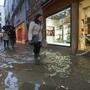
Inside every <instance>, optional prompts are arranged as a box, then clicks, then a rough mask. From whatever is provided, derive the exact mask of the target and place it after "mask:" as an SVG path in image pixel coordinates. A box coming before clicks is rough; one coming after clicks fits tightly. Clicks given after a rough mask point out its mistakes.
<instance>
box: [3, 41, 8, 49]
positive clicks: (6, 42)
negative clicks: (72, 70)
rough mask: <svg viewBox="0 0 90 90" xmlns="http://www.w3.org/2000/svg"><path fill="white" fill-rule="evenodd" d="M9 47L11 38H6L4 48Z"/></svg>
mask: <svg viewBox="0 0 90 90" xmlns="http://www.w3.org/2000/svg"><path fill="white" fill-rule="evenodd" d="M8 47H9V40H4V48H8Z"/></svg>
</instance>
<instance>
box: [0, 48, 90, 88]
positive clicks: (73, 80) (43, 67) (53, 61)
mask: <svg viewBox="0 0 90 90" xmlns="http://www.w3.org/2000/svg"><path fill="white" fill-rule="evenodd" d="M17 48H18V49H16V51H12V50H11V51H10V50H8V51H4V52H3V53H0V90H17V89H18V90H50V89H51V90H89V89H90V85H89V84H90V58H89V57H71V56H70V55H62V54H61V53H59V52H53V51H52V50H50V51H49V50H46V51H44V52H42V53H41V59H40V65H35V64H34V58H33V54H32V52H31V51H30V50H28V49H27V48H23V49H22V47H20V48H19V47H17ZM8 72H13V76H14V78H12V79H15V78H17V80H18V82H17V84H18V85H17V84H16V86H17V87H18V88H15V87H12V88H14V89H10V88H9V89H5V88H6V85H5V79H6V77H7V75H8ZM12 79H11V81H12V83H15V82H16V81H17V80H16V81H15V82H13V81H14V80H12ZM11 81H10V82H11Z"/></svg>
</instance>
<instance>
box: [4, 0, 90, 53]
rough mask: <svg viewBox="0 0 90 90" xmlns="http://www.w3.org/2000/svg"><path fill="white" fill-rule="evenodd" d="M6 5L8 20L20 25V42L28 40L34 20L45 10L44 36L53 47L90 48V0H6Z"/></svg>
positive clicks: (18, 37) (74, 50)
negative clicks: (89, 38)
mask: <svg viewBox="0 0 90 90" xmlns="http://www.w3.org/2000/svg"><path fill="white" fill-rule="evenodd" d="M9 1H10V3H9V4H7V3H8V2H9ZM5 7H6V11H5V12H6V17H5V18H6V23H7V22H8V23H10V24H13V25H14V26H15V27H16V35H17V42H18V43H25V42H26V41H27V33H28V27H29V23H30V21H31V20H33V18H34V17H35V15H36V14H37V13H42V14H43V15H44V24H45V25H44V29H45V30H44V31H45V32H44V33H43V36H45V38H46V41H47V43H48V46H49V47H50V48H55V49H58V50H59V49H60V50H61V51H63V50H64V51H69V52H71V53H73V54H75V53H76V52H77V51H78V50H86V49H87V47H88V48H89V49H90V44H89V43H90V42H89V43H87V42H86V35H87V36H90V0H5ZM7 8H9V9H8V10H7Z"/></svg>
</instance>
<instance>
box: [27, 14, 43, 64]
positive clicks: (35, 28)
mask: <svg viewBox="0 0 90 90" xmlns="http://www.w3.org/2000/svg"><path fill="white" fill-rule="evenodd" d="M42 22H43V16H42V15H41V14H37V15H36V17H35V19H34V20H33V21H31V22H30V25H29V32H28V40H29V42H30V43H31V44H32V45H33V47H34V48H33V52H34V58H35V60H36V62H35V63H38V59H39V56H40V49H41V46H42V45H41V43H42V28H43V25H42ZM34 35H37V36H38V37H37V38H38V41H37V43H34V42H33V43H32V40H33V36H34Z"/></svg>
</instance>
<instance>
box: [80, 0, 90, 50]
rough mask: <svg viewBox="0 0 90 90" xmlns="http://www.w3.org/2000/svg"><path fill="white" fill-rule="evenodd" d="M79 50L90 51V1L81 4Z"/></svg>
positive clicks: (83, 0)
mask: <svg viewBox="0 0 90 90" xmlns="http://www.w3.org/2000/svg"><path fill="white" fill-rule="evenodd" d="M79 49H80V50H90V0H82V2H80V4H79Z"/></svg>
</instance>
